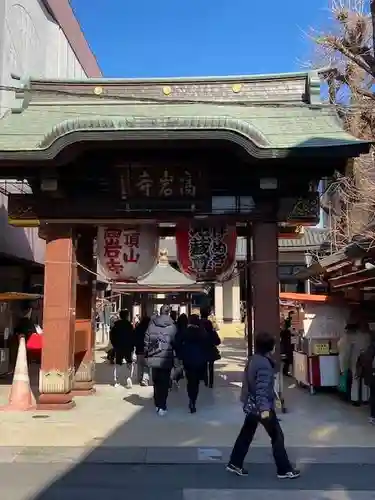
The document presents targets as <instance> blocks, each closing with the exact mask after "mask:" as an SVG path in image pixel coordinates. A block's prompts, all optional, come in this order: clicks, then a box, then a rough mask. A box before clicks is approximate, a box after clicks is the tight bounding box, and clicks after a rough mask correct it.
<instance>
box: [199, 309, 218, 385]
mask: <svg viewBox="0 0 375 500" xmlns="http://www.w3.org/2000/svg"><path fill="white" fill-rule="evenodd" d="M209 316H210V311H209V309H202V310H201V320H202V326H203V327H204V329H205V330H206V332H207V334H208V346H209V351H208V363H207V370H206V374H205V379H204V382H205V385H206V386H208V387H209V388H210V389H212V388H213V386H214V363H215V361H218V360H219V359H221V355H220V352H219V349H218V347H219V345H220V344H221V339H220V337H219V334H218V333H217V330H216V329H215V328H214V325H213V324H212V321H211V320H210V319H209Z"/></svg>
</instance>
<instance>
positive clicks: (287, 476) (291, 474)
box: [277, 469, 301, 479]
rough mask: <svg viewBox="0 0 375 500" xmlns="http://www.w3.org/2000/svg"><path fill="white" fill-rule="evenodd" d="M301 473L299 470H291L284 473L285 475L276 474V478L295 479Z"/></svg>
mask: <svg viewBox="0 0 375 500" xmlns="http://www.w3.org/2000/svg"><path fill="white" fill-rule="evenodd" d="M300 475H301V472H300V471H299V470H296V469H294V470H291V471H289V472H286V473H285V474H277V477H278V478H279V479H296V478H297V477H300Z"/></svg>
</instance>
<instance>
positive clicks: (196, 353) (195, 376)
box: [176, 314, 209, 413]
mask: <svg viewBox="0 0 375 500" xmlns="http://www.w3.org/2000/svg"><path fill="white" fill-rule="evenodd" d="M176 352H177V356H178V357H179V358H180V359H181V361H182V363H183V366H184V371H185V375H186V380H187V394H188V397H189V410H190V413H196V411H197V408H196V403H197V399H198V394H199V384H200V381H201V380H204V379H205V377H206V373H207V362H208V356H209V338H208V333H207V332H206V330H205V329H204V328H203V326H202V323H201V320H200V318H199V316H198V315H197V314H192V315H191V316H190V317H189V322H188V325H187V328H186V329H185V330H184V331H183V332H182V333H181V335H179V336H178V339H177V342H176Z"/></svg>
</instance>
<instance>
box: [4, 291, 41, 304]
mask: <svg viewBox="0 0 375 500" xmlns="http://www.w3.org/2000/svg"><path fill="white" fill-rule="evenodd" d="M42 298H43V295H40V294H38V293H23V292H4V293H0V302H10V301H15V300H25V301H26V300H38V299H42Z"/></svg>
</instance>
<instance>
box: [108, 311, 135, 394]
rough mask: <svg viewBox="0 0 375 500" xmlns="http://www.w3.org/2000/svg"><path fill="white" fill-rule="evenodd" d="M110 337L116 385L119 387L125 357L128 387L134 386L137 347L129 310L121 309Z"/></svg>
mask: <svg viewBox="0 0 375 500" xmlns="http://www.w3.org/2000/svg"><path fill="white" fill-rule="evenodd" d="M109 338H110V341H111V344H112V347H113V352H114V357H115V367H114V371H113V378H114V385H115V387H119V385H120V383H119V367H120V366H122V365H123V362H124V359H125V362H126V368H127V370H128V376H127V378H126V387H127V388H128V389H131V388H132V387H133V381H132V377H133V373H134V361H133V353H134V347H135V335H134V329H133V326H132V324H131V323H130V321H129V311H127V310H123V311H120V319H118V320H117V321H116V322H115V323H114V324H113V326H112V328H111V330H110V332H109Z"/></svg>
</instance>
